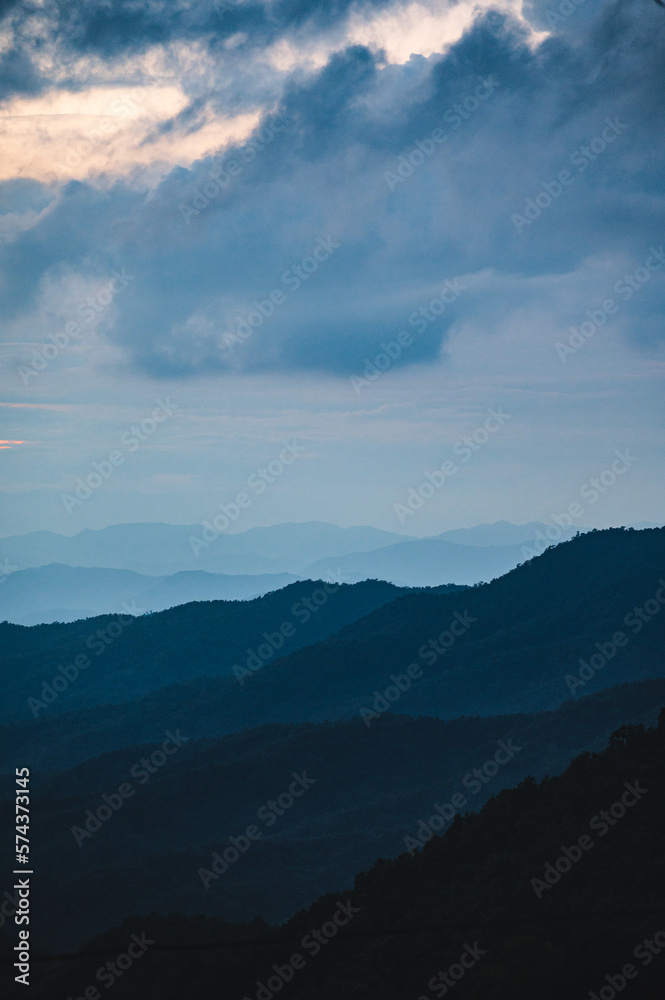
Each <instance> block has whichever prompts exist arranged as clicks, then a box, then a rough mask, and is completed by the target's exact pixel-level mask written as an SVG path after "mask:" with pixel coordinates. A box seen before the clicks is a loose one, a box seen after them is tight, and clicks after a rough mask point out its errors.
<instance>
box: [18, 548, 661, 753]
mask: <svg viewBox="0 0 665 1000" xmlns="http://www.w3.org/2000/svg"><path fill="white" fill-rule="evenodd" d="M664 565H665V529H653V530H647V531H632V530H621V529H608V530H607V531H592V532H589V533H587V534H585V535H580V536H578V537H576V538H574V539H573V540H572V541H570V542H566V543H564V544H562V545H559V546H556V547H555V548H551V549H548V550H547V551H546V552H545V553H544V554H543V555H542V556H539V557H538V558H536V559H533V560H531V561H530V562H529V563H526V564H524V565H522V566H519V567H517V568H516V569H514V570H512V571H511V572H510V573H508V574H506V576H503V577H501V578H500V579H498V580H494V581H492V582H491V583H489V584H483V585H482V586H477V587H472V588H466V589H459V588H452V590H448V591H446V590H444V591H443V592H436V591H425V592H407V593H401V594H400V593H399V592H398V591H396V589H395V588H392V587H391V586H390V585H389V584H379V583H377V582H374V583H372V582H371V581H369V582H367V583H365V584H356V585H346V586H347V589H346V590H345V589H344V587H342V588H340V590H339V593H336V594H335V595H334V596H335V598H336V599H337V600H338V601H339V602H341V605H343V607H344V609H345V614H346V615H347V619H346V620H347V622H348V624H346V625H344V627H338V630H337V631H335V629H334V622H333V620H332V619H333V615H334V614H337V612H336V611H335V610H334V609H335V608H336V607H338V605H337V604H333V598H332V597H331V598H330V601H329V602H328V603H326V605H325V606H324V607H322V608H321V610H320V611H319V612H312V613H311V618H310V619H309V620H308V621H307V622H303V623H302V624H303V626H304V629H305V631H300V630H298V632H297V633H296V635H297V639H296V637H293V638H294V640H296V641H297V642H298V643H299V646H300V648H298V649H295V650H293V651H292V652H288V653H287V649H286V646H285V647H283V648H282V647H280V649H279V650H274V655H273V656H267V657H266V659H265V660H261V661H260V662H258V661H257V660H256V659H254V658H252V657H251V654H252V652H253V653H254V654H256V655H259V654H258V653H257V651H258V650H259V647H263V644H264V642H266V639H265V635H264V633H267V634H268V635H269V636H270V635H271V634H274V633H275V630H276V629H279V627H280V623H281V622H284V621H291V622H292V623H293V624H298V625H299V624H300V622H299V620H298V617H296V615H295V614H294V608H295V607H296V604H297V603H298V602H300V603H301V604H302V601H303V598H304V597H306V596H308V595H309V596H310V597H311V594H312V593H313V591H314V590H315V589H316V585H315V584H305V583H301V584H293V585H291V587H288V588H285V590H284V591H279V592H278V593H277V594H274V595H268V596H267V597H264V598H261V600H260V602H250V604H248V605H245V604H243V603H241V604H237V605H230V606H228V608H227V607H225V605H223V604H220V605H217V604H214V603H213V604H210V605H206V604H201V605H199V604H191V605H186V606H184V607H182V608H175V609H173V610H171V611H168V612H162V613H161V615H152V616H145V617H143V618H139V619H135V620H132V621H134V624H132V625H131V626H130V627H128V628H125V629H124V630H123V632H122V634H121V636H119V637H118V639H117V640H115V641H114V642H113V643H111V644H110V645H102V644H100V643H99V642H98V643H97V644H96V648H98V649H100V650H101V652H100V655H99V656H96V655H94V656H91V659H92V661H93V663H94V667H92V668H91V669H90V670H89V671H88V672H87V673H86V672H85V670H87V669H88V668H85V670H83V671H81V677H80V678H75V680H74V682H72V683H71V685H69V686H67V687H66V690H63V692H62V694H60V695H59V696H58V697H57V699H55V701H52V702H51V703H49V704H46V703H45V702H42V704H41V706H39V705H36V706H35V708H36V715H37V717H36V718H31V715H32V714H33V713H32V712H31V707H30V705H31V704H32V705H35V703H34V702H33V703H30V704H29V703H28V698H30V697H32V698H35V699H37V700H38V701H41V694H42V691H43V690H44V689H43V683H44V682H47V683H50V682H51V681H52V679H53V677H54V676H55V675H56V672H57V671H58V666H59V664H63V663H65V664H69V663H71V662H72V658H73V657H74V656H75V655H78V654H79V653H80V652H81V650H85V649H86V648H87V644H88V643H89V642H90V641H92V643H93V644H95V642H96V640H95V638H93V639H92V640H91V639H90V637H91V636H93V637H94V635H95V632H96V631H97V630H100V629H101V630H102V631H103V630H104V629H108V628H109V627H110V628H114V627H116V628H117V625H116V626H114V620H113V619H108V618H107V619H101V620H97V621H95V622H94V623H91V622H77V623H74V624H72V625H61V626H57V625H49V626H41V627H39V628H30V629H22V628H21V627H20V626H16V625H0V640H1V641H2V642H3V644H4V648H5V660H6V663H5V666H4V667H3V668H2V672H1V673H0V680H2V683H3V691H4V701H3V705H2V706H1V707H0V712H1V713H2V715H0V719H1V720H2V721H4V722H5V723H6V724H7V723H10V722H13V721H14V720H17V719H23V720H25V721H22V722H20V723H17V724H15V725H12V726H8V728H7V729H5V730H4V732H3V731H0V761H1V762H2V763H3V766H4V762H5V761H8V762H9V761H10V760H11V759H12V758H11V753H13V754H14V757H15V756H16V755H17V754H18V755H19V756H20V754H21V753H23V752H28V753H40V754H41V753H45V754H46V755H47V756H48V754H51V755H54V757H55V758H58V757H59V758H60V759H61V760H63V759H66V760H67V761H68V762H71V761H75V760H83V759H85V758H86V757H89V756H94V755H95V754H98V753H101V752H103V751H105V750H112V749H117V748H119V747H122V746H127V745H132V744H136V743H140V742H144V741H146V740H154V739H157V738H158V737H159V735H160V733H162V732H163V731H164V730H165V729H168V728H169V727H173V726H180V727H181V728H182V729H183V731H185V732H188V733H190V734H192V735H194V734H197V735H200V736H221V735H224V734H227V733H233V732H237V731H238V730H240V729H243V728H249V727H254V726H259V725H264V724H266V723H273V722H281V723H298V722H322V721H325V720H334V719H342V718H352V717H353V716H356V717H362V718H363V719H365V720H366V723H367V724H368V725H369V726H370V727H371V726H372V725H373V724H374V723H375V722H376V720H377V719H378V718H380V717H381V716H382V715H383V714H384V713H385V712H386V711H397V712H399V713H408V714H410V715H429V716H433V715H434V716H440V717H442V718H446V719H453V718H455V717H458V716H461V715H483V716H491V715H499V714H511V713H514V712H520V711H527V712H538V711H543V710H547V709H552V708H556V707H557V706H559V705H561V704H562V703H563V702H564V701H566V700H567V699H568V698H570V697H571V695H573V696H575V697H580V696H581V695H583V694H588V693H590V692H593V691H599V690H602V689H603V688H605V687H612V686H614V685H616V684H621V683H624V682H627V681H634V680H641V679H644V678H648V677H662V676H663V675H664V674H665V665H664V664H663V657H662V648H663V642H664V640H665V615H662V614H660V609H661V607H662V606H663V605H662V599H663V598H665V590H663V586H662V582H661V581H662V580H663V566H664ZM309 586H311V588H312V590H311V591H310V590H308V589H306V588H308V587H309ZM328 586H330V585H328ZM356 588H357V589H356ZM658 594H659V595H660V597H661V601H659V600H658V598H657V596H656V595H658ZM280 595H281V596H280ZM361 596H362V598H363V600H364V601H366V602H367V603H366V604H365V608H366V610H367V613H365V614H363V609H362V608H361V603H362V602H361V600H360V598H361ZM280 602H281V603H280ZM234 608H235V609H237V610H234ZM259 609H261V613H260V616H258V610H259ZM642 609H646V610H642ZM649 609H650V610H649ZM636 612H637V613H636ZM298 614H299V615H300V617H304V611H303V607H301V608H299V609H298ZM318 615H325V616H327V615H330V618H329V619H328V618H327V617H326V623H327V627H328V628H329V631H327V632H326V635H327V638H324V639H321V641H318V640H317V638H316V635H315V629H316V627H318V626H316V625H315V619H316V617H317V616H318ZM639 615H641V616H642V618H643V619H644V618H646V620H641V619H640V617H639ZM224 616H227V617H228V620H229V631H228V632H227V630H226V625H224V624H223V623H224V621H226V619H225V618H224ZM238 616H244V617H238ZM234 630H236V631H234ZM310 630H313V631H310ZM618 633H621V635H619V634H618ZM227 634H228V636H229V640H231V639H232V640H233V643H234V645H233V646H229V645H228V641H227V639H226V635H227ZM308 636H312V639H310V640H309V641H308V640H307V638H306V637H308ZM262 652H264V653H266V654H270V653H271V652H273V650H272V648H271V647H270V646H267V647H266V648H264V649H263V650H262ZM284 653H287V655H282V654H284ZM278 654H279V655H278ZM261 663H263V664H264V665H263V666H262V669H258V667H260V666H261ZM234 664H236V665H237V668H238V669H237V670H236V671H235V672H233V665H234ZM253 668H257V669H256V670H255V669H253ZM232 672H233V673H232ZM211 674H215V676H203V675H211ZM224 674H226V676H223V675H224ZM229 674H231V676H229ZM233 674H235V675H233ZM60 683H62V682H60ZM168 685H171V686H168ZM143 691H145V692H146V693H145V694H143V695H142V692H143ZM46 695H47V697H51V695H50V694H48V692H46ZM104 700H106V701H108V702H114V703H115V704H113V705H103V704H101V703H102V702H103V701H104ZM60 713H63V714H62V715H60ZM3 747H4V748H6V749H3ZM9 766H13V765H11V764H9ZM46 766H48V763H46ZM52 766H58V765H56V764H53V765H52Z"/></svg>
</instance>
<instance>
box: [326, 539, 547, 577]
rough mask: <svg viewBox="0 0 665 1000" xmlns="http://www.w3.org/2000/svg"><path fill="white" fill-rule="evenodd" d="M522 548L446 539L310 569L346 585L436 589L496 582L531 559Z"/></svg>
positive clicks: (400, 545) (387, 548) (355, 556)
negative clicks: (376, 583) (382, 583)
mask: <svg viewBox="0 0 665 1000" xmlns="http://www.w3.org/2000/svg"><path fill="white" fill-rule="evenodd" d="M523 548H524V546H522V545H484V546H481V545H458V544H457V543H456V542H448V541H444V540H443V539H441V538H419V539H417V540H416V541H409V542H399V543H398V544H396V545H387V546H385V547H384V548H382V549H377V550H375V551H373V552H353V553H351V554H349V555H342V556H335V557H334V558H326V559H318V560H317V561H316V562H315V563H312V565H311V566H309V567H308V570H307V571H308V573H309V574H310V575H311V576H315V577H320V576H324V577H329V576H330V574H331V573H333V572H337V573H338V574H340V575H341V576H342V577H343V578H344V579H345V580H350V581H357V580H368V579H379V580H388V581H390V582H391V583H395V584H397V585H398V586H400V587H436V586H439V585H440V584H442V583H458V584H467V585H469V584H474V583H479V582H480V581H486V580H492V579H494V577H496V576H501V575H502V574H503V573H507V572H508V571H509V570H511V569H514V567H515V566H517V565H518V563H520V562H524V560H525V559H526V558H528V553H527V554H526V555H525V553H524V552H523V551H522V550H523Z"/></svg>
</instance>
